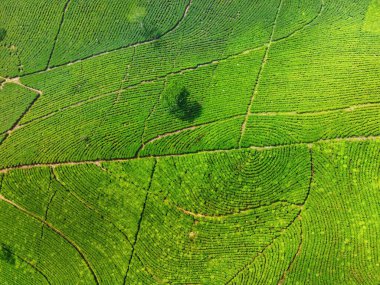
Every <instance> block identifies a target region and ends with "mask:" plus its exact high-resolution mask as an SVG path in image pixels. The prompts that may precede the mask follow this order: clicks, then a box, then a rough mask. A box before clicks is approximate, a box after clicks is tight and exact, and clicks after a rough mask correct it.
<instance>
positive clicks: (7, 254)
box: [0, 244, 16, 265]
mask: <svg viewBox="0 0 380 285" xmlns="http://www.w3.org/2000/svg"><path fill="white" fill-rule="evenodd" d="M0 259H3V260H5V261H6V262H8V263H9V264H12V265H14V264H15V263H16V259H15V257H14V255H13V253H12V250H11V248H10V247H9V246H7V245H5V244H2V245H1V252H0Z"/></svg>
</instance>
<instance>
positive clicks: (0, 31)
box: [0, 28, 7, 42]
mask: <svg viewBox="0 0 380 285" xmlns="http://www.w3.org/2000/svg"><path fill="white" fill-rule="evenodd" d="M6 35H7V30H6V29H4V28H0V42H1V41H3V40H4V39H5V36H6Z"/></svg>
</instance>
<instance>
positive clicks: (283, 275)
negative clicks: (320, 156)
mask: <svg viewBox="0 0 380 285" xmlns="http://www.w3.org/2000/svg"><path fill="white" fill-rule="evenodd" d="M308 148H309V156H310V178H309V185H308V187H307V192H306V197H305V199H304V201H303V205H302V208H301V212H300V214H299V221H300V241H299V243H298V248H297V251H296V253H295V254H294V256H293V257H292V259H291V261H290V263H289V265H288V267H287V268H286V270H285V271H284V272H283V274H282V276H281V278H280V280H279V281H278V284H277V285H282V284H284V282H285V279H286V276H287V275H288V274H289V272H290V270H291V269H292V267H293V264H294V262H295V260H296V259H297V257H298V256H299V255H300V254H301V250H302V245H303V241H304V236H303V224H302V212H303V211H304V209H305V205H306V202H307V201H308V199H309V196H310V192H311V187H312V185H313V181H314V174H315V170H314V159H313V148H312V146H310V145H309V146H308Z"/></svg>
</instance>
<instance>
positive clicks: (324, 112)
mask: <svg viewBox="0 0 380 285" xmlns="http://www.w3.org/2000/svg"><path fill="white" fill-rule="evenodd" d="M373 106H374V107H377V106H378V107H380V101H379V102H368V103H362V104H354V105H350V106H348V107H337V108H333V109H328V110H315V111H274V112H257V113H250V114H249V115H250V116H260V117H265V116H268V117H271V116H273V117H274V116H303V115H304V116H307V115H327V114H330V113H334V112H339V111H341V112H353V111H356V110H357V109H362V108H367V107H373Z"/></svg>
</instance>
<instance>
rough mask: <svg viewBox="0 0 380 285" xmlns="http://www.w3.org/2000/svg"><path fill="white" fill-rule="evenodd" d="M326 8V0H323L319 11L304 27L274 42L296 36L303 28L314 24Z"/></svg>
mask: <svg viewBox="0 0 380 285" xmlns="http://www.w3.org/2000/svg"><path fill="white" fill-rule="evenodd" d="M324 9H325V1H324V0H321V5H320V7H319V11H318V13H317V14H316V15H315V16H314V17H313V18H312V19H311V20H310V21H308V22H307V23H305V24H304V25H303V26H302V27H300V28H298V29H296V30H294V31H292V32H290V33H289V34H288V35H286V36H283V37H281V38H278V39H275V40H274V41H273V44H275V43H279V42H282V41H284V40H287V39H290V38H292V37H293V36H295V35H296V34H298V33H300V32H302V31H303V30H305V29H306V28H307V27H309V26H310V25H311V24H313V23H314V22H315V21H316V20H317V19H318V18H320V17H321V16H322V13H323V11H324Z"/></svg>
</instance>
